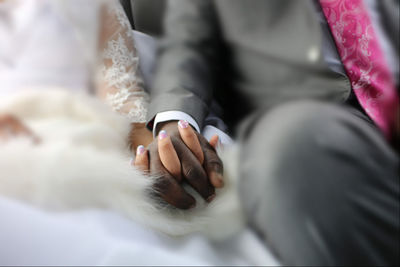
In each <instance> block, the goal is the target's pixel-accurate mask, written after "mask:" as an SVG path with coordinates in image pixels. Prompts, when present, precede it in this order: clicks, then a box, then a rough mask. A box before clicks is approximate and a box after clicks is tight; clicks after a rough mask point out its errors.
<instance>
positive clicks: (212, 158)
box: [200, 139, 224, 188]
mask: <svg viewBox="0 0 400 267" xmlns="http://www.w3.org/2000/svg"><path fill="white" fill-rule="evenodd" d="M200 143H201V144H202V146H203V152H204V169H205V170H206V172H207V175H208V177H209V179H210V182H211V184H212V185H213V186H214V187H216V188H222V187H223V186H224V179H223V172H224V169H223V164H222V161H221V159H220V158H219V157H218V155H217V152H216V151H215V149H214V148H213V147H212V146H211V145H210V144H209V143H208V142H207V141H206V140H205V139H204V140H203V139H201V140H200Z"/></svg>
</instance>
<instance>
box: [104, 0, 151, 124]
mask: <svg viewBox="0 0 400 267" xmlns="http://www.w3.org/2000/svg"><path fill="white" fill-rule="evenodd" d="M101 14H102V15H101V28H100V55H101V61H100V63H99V69H98V86H97V88H98V89H97V95H98V96H99V97H100V98H101V99H103V100H104V101H105V102H107V103H108V104H110V105H111V107H112V108H113V109H114V110H115V111H117V112H119V113H121V114H122V115H125V116H127V117H128V118H129V119H130V121H131V122H133V123H142V122H145V121H146V113H147V107H148V102H149V96H148V94H147V93H146V92H145V91H144V89H143V82H142V78H141V74H140V71H139V59H138V56H137V51H136V48H135V44H134V39H133V33H132V31H131V27H130V23H129V20H128V18H127V17H126V14H125V13H124V10H123V8H122V6H121V4H120V3H119V1H107V4H105V5H104V7H103V9H102V12H101Z"/></svg>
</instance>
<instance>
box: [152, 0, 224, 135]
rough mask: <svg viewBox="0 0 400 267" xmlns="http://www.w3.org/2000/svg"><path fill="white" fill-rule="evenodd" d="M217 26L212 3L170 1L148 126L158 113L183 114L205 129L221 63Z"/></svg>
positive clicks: (186, 0)
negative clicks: (204, 125)
mask: <svg viewBox="0 0 400 267" xmlns="http://www.w3.org/2000/svg"><path fill="white" fill-rule="evenodd" d="M217 28H218V27H217V23H216V16H215V9H214V6H213V3H212V1H210V0H185V1H180V0H170V1H169V2H168V5H167V15H166V19H165V36H164V39H163V40H162V42H161V46H160V50H159V59H158V65H157V71H156V78H155V81H154V85H153V88H152V90H151V104H150V107H149V111H148V117H147V118H148V126H149V128H151V127H152V125H151V124H152V121H153V119H154V117H155V116H156V115H157V113H160V112H164V111H171V110H174V111H181V112H185V113H187V114H188V115H190V116H192V117H193V118H194V119H195V120H196V122H197V123H198V125H199V127H200V129H202V128H203V124H204V119H205V117H206V116H207V114H208V112H209V106H210V104H211V99H212V97H213V86H214V76H215V71H214V67H215V65H216V64H217V54H218V51H217V43H218V40H217V37H218V36H219V35H218V34H217Z"/></svg>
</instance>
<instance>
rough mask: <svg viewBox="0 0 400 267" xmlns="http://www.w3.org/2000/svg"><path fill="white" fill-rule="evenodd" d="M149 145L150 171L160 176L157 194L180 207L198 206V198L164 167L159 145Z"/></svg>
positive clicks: (156, 187)
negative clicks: (189, 192)
mask: <svg viewBox="0 0 400 267" xmlns="http://www.w3.org/2000/svg"><path fill="white" fill-rule="evenodd" d="M153 144H154V143H152V144H151V145H150V146H149V162H150V173H151V174H153V175H159V176H160V178H159V179H157V181H156V182H155V184H154V189H155V192H156V194H157V196H159V197H161V198H162V199H163V200H164V201H166V202H167V203H169V204H170V205H172V206H174V207H177V208H179V209H191V208H193V207H195V206H196V200H195V199H194V198H193V197H192V196H191V195H189V194H188V193H187V192H186V191H185V190H184V189H183V188H182V187H181V186H180V185H179V183H178V182H177V181H176V180H175V178H174V177H172V175H171V174H170V173H169V172H168V171H167V170H166V169H165V168H164V166H163V164H162V163H161V160H160V157H159V153H158V149H157V145H153Z"/></svg>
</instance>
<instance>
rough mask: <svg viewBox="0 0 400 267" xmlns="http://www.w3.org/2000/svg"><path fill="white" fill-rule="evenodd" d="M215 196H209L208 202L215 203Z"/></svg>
mask: <svg viewBox="0 0 400 267" xmlns="http://www.w3.org/2000/svg"><path fill="white" fill-rule="evenodd" d="M215 196H216V195H215V194H212V195H211V196H209V197H208V198H207V202H209V203H210V202H211V201H213V199H214V198H215Z"/></svg>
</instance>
